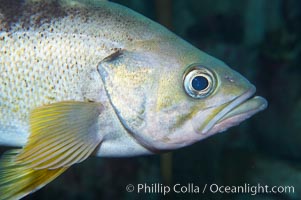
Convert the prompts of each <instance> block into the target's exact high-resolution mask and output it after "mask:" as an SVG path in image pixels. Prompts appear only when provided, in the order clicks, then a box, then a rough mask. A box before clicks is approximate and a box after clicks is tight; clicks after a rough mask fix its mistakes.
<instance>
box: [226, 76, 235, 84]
mask: <svg viewBox="0 0 301 200" xmlns="http://www.w3.org/2000/svg"><path fill="white" fill-rule="evenodd" d="M225 79H226V80H228V81H229V82H230V83H234V82H235V80H234V79H233V78H232V77H231V76H228V75H225Z"/></svg>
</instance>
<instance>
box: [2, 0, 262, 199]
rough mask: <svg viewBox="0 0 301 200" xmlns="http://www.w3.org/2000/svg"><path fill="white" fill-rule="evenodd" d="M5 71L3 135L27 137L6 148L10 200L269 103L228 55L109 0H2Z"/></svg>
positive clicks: (175, 143)
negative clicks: (94, 163)
mask: <svg viewBox="0 0 301 200" xmlns="http://www.w3.org/2000/svg"><path fill="white" fill-rule="evenodd" d="M0 72H1V73H0V144H1V145H8V146H17V147H21V148H20V149H16V150H13V151H9V152H6V153H5V154H4V156H3V157H2V158H1V159H0V200H4V199H19V198H22V197H24V196H26V195H28V194H30V193H31V192H32V191H36V190H37V189H39V188H41V187H43V186H44V185H46V184H47V183H49V182H50V181H52V180H53V179H54V178H56V177H57V176H58V175H60V174H61V173H63V172H64V171H65V170H67V169H68V168H69V167H71V166H72V165H74V164H77V163H80V162H82V161H84V160H86V159H87V158H88V157H89V156H91V155H96V156H99V157H124V156H137V155H149V154H154V153H158V152H162V151H166V150H172V149H177V148H181V147H184V146H187V145H190V144H193V143H195V142H198V141H200V140H202V139H205V138H207V137H209V136H212V135H214V134H216V133H219V132H222V131H225V130H226V129H228V128H230V127H232V126H234V125H237V124H239V123H240V122H242V121H244V120H245V119H247V118H249V117H251V116H253V115H254V114H255V113H257V112H259V111H261V110H263V109H265V108H266V106H267V102H266V100H265V99H264V98H262V97H258V96H254V93H255V86H253V85H252V84H251V83H250V82H249V81H248V80H247V79H246V78H244V77H243V76H242V75H240V74H239V73H237V72H235V71H233V70H232V69H231V68H230V67H228V66H227V65H226V64H225V63H223V62H222V61H220V60H218V59H216V58H214V57H212V56H209V55H208V54H206V53H204V52H202V51H200V50H198V49H197V48H195V47H193V46H192V45H191V44H189V43H187V42H186V41H184V40H182V39H181V38H179V37H178V36H176V35H175V34H173V33H171V32H170V31H169V30H167V29H166V28H164V27H162V26H160V25H159V24H157V23H155V22H153V21H151V20H149V19H147V18H145V17H144V16H142V15H140V14H138V13H135V12H134V11H132V10H130V9H128V8H125V7H122V6H119V5H117V4H114V3H110V2H105V1H93V0H73V1H70V0H62V1H59V0H51V1H46V0H27V1H17V0H14V1H8V0H0ZM229 77H230V78H229ZM204 79H206V80H204ZM200 80H203V81H202V82H200ZM196 85H197V86H199V87H196ZM7 174H9V176H7Z"/></svg>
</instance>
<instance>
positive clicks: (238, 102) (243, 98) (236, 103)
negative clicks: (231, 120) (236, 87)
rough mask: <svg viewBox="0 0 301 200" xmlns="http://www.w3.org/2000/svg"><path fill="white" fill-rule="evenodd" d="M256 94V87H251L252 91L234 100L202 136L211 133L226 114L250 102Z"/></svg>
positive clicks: (210, 123) (212, 121)
mask: <svg viewBox="0 0 301 200" xmlns="http://www.w3.org/2000/svg"><path fill="white" fill-rule="evenodd" d="M255 92H256V88H255V86H253V85H252V86H251V88H250V89H248V90H247V91H246V92H244V93H243V94H242V95H240V96H238V97H236V98H235V99H234V100H232V101H231V102H230V103H229V104H228V105H227V106H226V107H225V108H223V109H222V110H221V111H220V112H219V113H218V114H217V115H216V116H215V117H213V118H212V119H211V120H210V121H209V122H208V123H207V125H206V126H205V127H204V129H203V130H202V132H201V134H206V133H208V132H209V131H210V129H212V128H213V126H214V125H215V124H216V123H218V121H219V120H220V119H222V118H223V117H224V116H225V115H226V114H228V113H229V112H231V111H232V110H233V109H235V108H236V107H237V106H239V105H241V104H242V103H244V102H246V101H248V100H249V99H250V98H251V97H253V96H254V94H255Z"/></svg>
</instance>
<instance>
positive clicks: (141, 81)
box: [98, 33, 267, 152]
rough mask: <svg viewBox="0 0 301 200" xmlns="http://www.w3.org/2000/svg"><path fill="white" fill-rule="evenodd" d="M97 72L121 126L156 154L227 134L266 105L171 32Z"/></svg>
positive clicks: (136, 45) (138, 44) (134, 45)
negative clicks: (230, 129)
mask: <svg viewBox="0 0 301 200" xmlns="http://www.w3.org/2000/svg"><path fill="white" fill-rule="evenodd" d="M98 71H99V73H100V75H101V78H102V80H103V83H104V86H105V89H106V92H107V94H108V97H109V99H110V101H111V104H112V107H113V108H114V110H115V113H116V115H118V118H119V120H120V122H121V123H122V125H123V127H124V128H125V129H126V130H127V131H128V132H129V134H131V135H132V136H133V137H134V138H135V139H136V140H137V141H138V142H139V143H140V144H141V145H143V146H144V147H146V148H147V149H149V150H151V151H153V152H156V151H160V150H171V149H177V148H180V147H184V146H187V145H190V144H192V143H195V142H197V141H200V140H202V139H204V138H206V137H209V136H212V135H214V134H216V133H219V132H222V131H225V130H227V129H228V128H229V127H232V126H234V125H237V124H239V123H240V122H242V121H244V120H245V119H247V118H249V117H251V116H252V115H254V114H255V113H257V112H259V111H261V110H263V109H265V108H266V106H267V101H266V100H265V99H264V98H262V97H258V96H254V93H255V90H256V89H255V87H254V86H253V85H252V84H251V83H250V82H249V81H248V80H247V79H246V78H244V77H243V76H242V75H240V74H239V73H238V72H236V71H234V70H232V69H231V68H229V67H228V66H227V65H226V64H225V63H223V62H222V61H220V60H218V59H216V58H214V57H212V56H210V55H208V54H206V53H204V52H202V51H200V50H198V49H196V48H195V47H193V46H192V45H190V44H188V43H187V42H185V41H183V40H182V39H180V38H178V37H177V36H175V35H173V34H171V33H170V34H168V36H162V35H161V36H160V37H154V38H152V39H149V40H140V41H135V42H131V44H129V45H128V46H125V48H123V49H118V50H116V52H115V53H113V54H112V55H110V56H108V57H107V58H105V59H104V60H103V61H102V62H100V64H99V66H98Z"/></svg>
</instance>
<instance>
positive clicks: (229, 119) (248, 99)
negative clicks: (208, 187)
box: [202, 86, 268, 134]
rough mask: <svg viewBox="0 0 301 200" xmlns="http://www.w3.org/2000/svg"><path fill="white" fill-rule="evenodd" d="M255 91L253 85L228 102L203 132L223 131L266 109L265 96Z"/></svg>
mask: <svg viewBox="0 0 301 200" xmlns="http://www.w3.org/2000/svg"><path fill="white" fill-rule="evenodd" d="M255 92H256V88H255V87H254V86H252V87H251V88H250V89H249V90H247V91H246V92H245V93H243V94H242V95H240V96H239V97H237V98H235V99H234V100H232V101H231V102H230V103H228V105H227V106H225V107H224V108H223V109H222V110H221V111H220V112H219V113H218V114H217V115H216V116H215V117H214V118H213V119H211V120H210V121H209V123H208V124H207V125H206V126H205V127H204V129H203V131H202V134H210V133H219V132H223V131H225V130H227V129H228V128H230V127H232V126H235V125H238V124H239V123H241V122H242V121H244V120H246V119H248V118H250V117H251V116H253V115H254V114H256V113H258V112H260V111H262V110H264V109H265V108H266V107H267V106H268V103H267V101H266V100H265V99H264V98H263V97H260V96H254V94H255Z"/></svg>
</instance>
